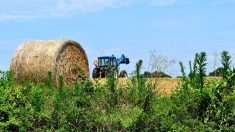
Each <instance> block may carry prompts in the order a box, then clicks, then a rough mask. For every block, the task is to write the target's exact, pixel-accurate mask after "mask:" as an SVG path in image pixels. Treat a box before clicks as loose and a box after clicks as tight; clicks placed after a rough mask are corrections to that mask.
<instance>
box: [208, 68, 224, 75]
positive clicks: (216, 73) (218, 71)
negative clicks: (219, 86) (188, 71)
mask: <svg viewBox="0 0 235 132" xmlns="http://www.w3.org/2000/svg"><path fill="white" fill-rule="evenodd" d="M209 76H211V77H213V76H214V77H222V76H223V68H222V67H219V68H217V69H215V70H214V71H212V72H210V73H209Z"/></svg>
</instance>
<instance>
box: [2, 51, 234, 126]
mask: <svg viewBox="0 0 235 132" xmlns="http://www.w3.org/2000/svg"><path fill="white" fill-rule="evenodd" d="M221 56H222V62H221V63H222V65H223V67H222V68H223V70H222V71H223V78H222V79H221V80H212V81H205V78H206V66H207V62H206V61H207V55H206V53H205V52H201V53H198V54H196V55H195V59H194V60H193V61H190V62H189V67H190V72H189V73H186V72H185V66H184V65H183V63H182V62H181V63H180V67H181V72H182V83H181V85H180V86H179V87H178V89H177V90H176V91H175V92H174V93H173V94H172V95H171V96H170V97H164V96H159V95H157V94H156V93H155V92H154V91H155V89H154V88H155V85H157V84H149V83H148V82H147V80H146V78H144V75H143V74H142V66H143V61H142V60H140V61H138V62H137V63H136V67H135V68H136V70H135V71H134V72H133V74H132V77H131V78H130V79H131V82H130V83H129V84H128V85H123V86H122V85H121V86H120V85H117V84H118V79H117V78H115V76H113V75H110V76H109V77H108V78H106V80H107V83H106V84H104V85H102V84H100V83H99V81H98V80H94V81H93V82H92V81H91V80H90V79H88V78H86V77H85V76H84V75H83V76H82V80H80V81H78V82H77V83H76V84H75V85H74V86H65V85H64V83H63V77H59V80H58V82H59V87H58V88H54V87H53V86H54V85H53V84H52V83H53V82H52V81H51V73H50V72H48V82H47V83H46V84H38V83H30V82H25V83H19V82H17V81H16V80H15V79H14V76H13V75H12V73H11V72H9V71H7V72H3V71H1V72H0V131H234V130H235V127H234V126H235V95H234V80H235V74H234V68H233V67H232V66H231V64H232V62H231V56H230V55H229V53H228V52H227V51H225V52H223V53H222V54H221Z"/></svg>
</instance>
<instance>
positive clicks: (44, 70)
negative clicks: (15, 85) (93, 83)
mask: <svg viewBox="0 0 235 132" xmlns="http://www.w3.org/2000/svg"><path fill="white" fill-rule="evenodd" d="M10 69H11V71H12V72H13V74H14V75H15V77H16V79H17V80H19V81H25V80H27V81H28V80H29V81H33V82H47V80H48V72H49V71H50V72H51V74H52V82H53V83H54V84H55V85H56V86H58V85H59V84H58V83H59V81H58V80H59V76H62V77H63V78H64V83H65V85H72V84H74V83H76V81H77V80H79V79H81V75H82V73H81V72H83V74H84V75H86V76H87V77H89V64H88V59H87V55H86V53H85V51H84V49H83V48H82V46H81V45H80V44H79V43H77V42H75V41H72V40H38V41H29V42H25V43H23V44H22V45H21V46H20V47H18V49H17V50H16V53H15V55H14V56H13V58H12V61H11V66H10Z"/></svg>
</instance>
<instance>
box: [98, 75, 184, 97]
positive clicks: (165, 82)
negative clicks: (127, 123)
mask: <svg viewBox="0 0 235 132" xmlns="http://www.w3.org/2000/svg"><path fill="white" fill-rule="evenodd" d="M98 82H99V83H100V84H106V79H100V80H99V81H98ZM180 82H181V79H180V78H150V79H148V80H147V84H150V83H151V84H153V85H154V84H155V91H156V93H157V94H159V95H164V96H170V95H171V94H172V92H173V91H174V90H175V89H176V88H177V86H178V85H179V84H180ZM130 84H131V79H129V78H119V79H118V87H127V86H128V85H130Z"/></svg>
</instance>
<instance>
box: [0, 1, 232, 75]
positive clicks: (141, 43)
mask: <svg viewBox="0 0 235 132" xmlns="http://www.w3.org/2000/svg"><path fill="white" fill-rule="evenodd" d="M0 30H1V32H0V47H1V48H0V69H1V70H7V69H8V68H9V64H10V60H11V57H12V55H13V54H14V52H15V50H16V48H17V47H18V46H19V45H20V44H21V43H23V42H24V41H28V40H38V39H40V40H41V39H63V38H68V39H73V40H75V41H78V42H79V43H81V44H82V46H83V47H84V49H85V50H86V52H87V55H88V57H89V61H90V67H91V69H92V68H93V63H92V62H93V61H94V60H95V58H96V57H98V56H101V55H111V54H114V55H116V56H120V55H121V54H122V53H124V54H125V55H127V56H128V57H129V58H130V60H131V64H130V65H128V66H122V67H121V69H126V70H128V71H132V70H134V64H135V62H137V60H139V59H143V60H144V62H145V67H146V65H147V63H148V60H149V51H150V50H152V49H155V50H156V52H157V54H161V55H164V56H167V57H168V58H169V59H175V60H176V61H183V62H184V63H185V65H187V64H188V61H189V60H191V59H193V57H194V54H195V53H196V52H201V51H205V52H207V54H208V59H209V61H208V63H209V64H210V65H208V68H211V67H212V62H213V53H215V52H221V51H223V50H228V51H230V53H231V54H232V56H235V46H234V44H235V1H234V0H207V1H199V0H40V1H36V0H0ZM175 67H176V69H178V64H176V65H175ZM178 73H179V72H178V70H177V71H176V72H175V73H171V74H174V75H176V74H178Z"/></svg>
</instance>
